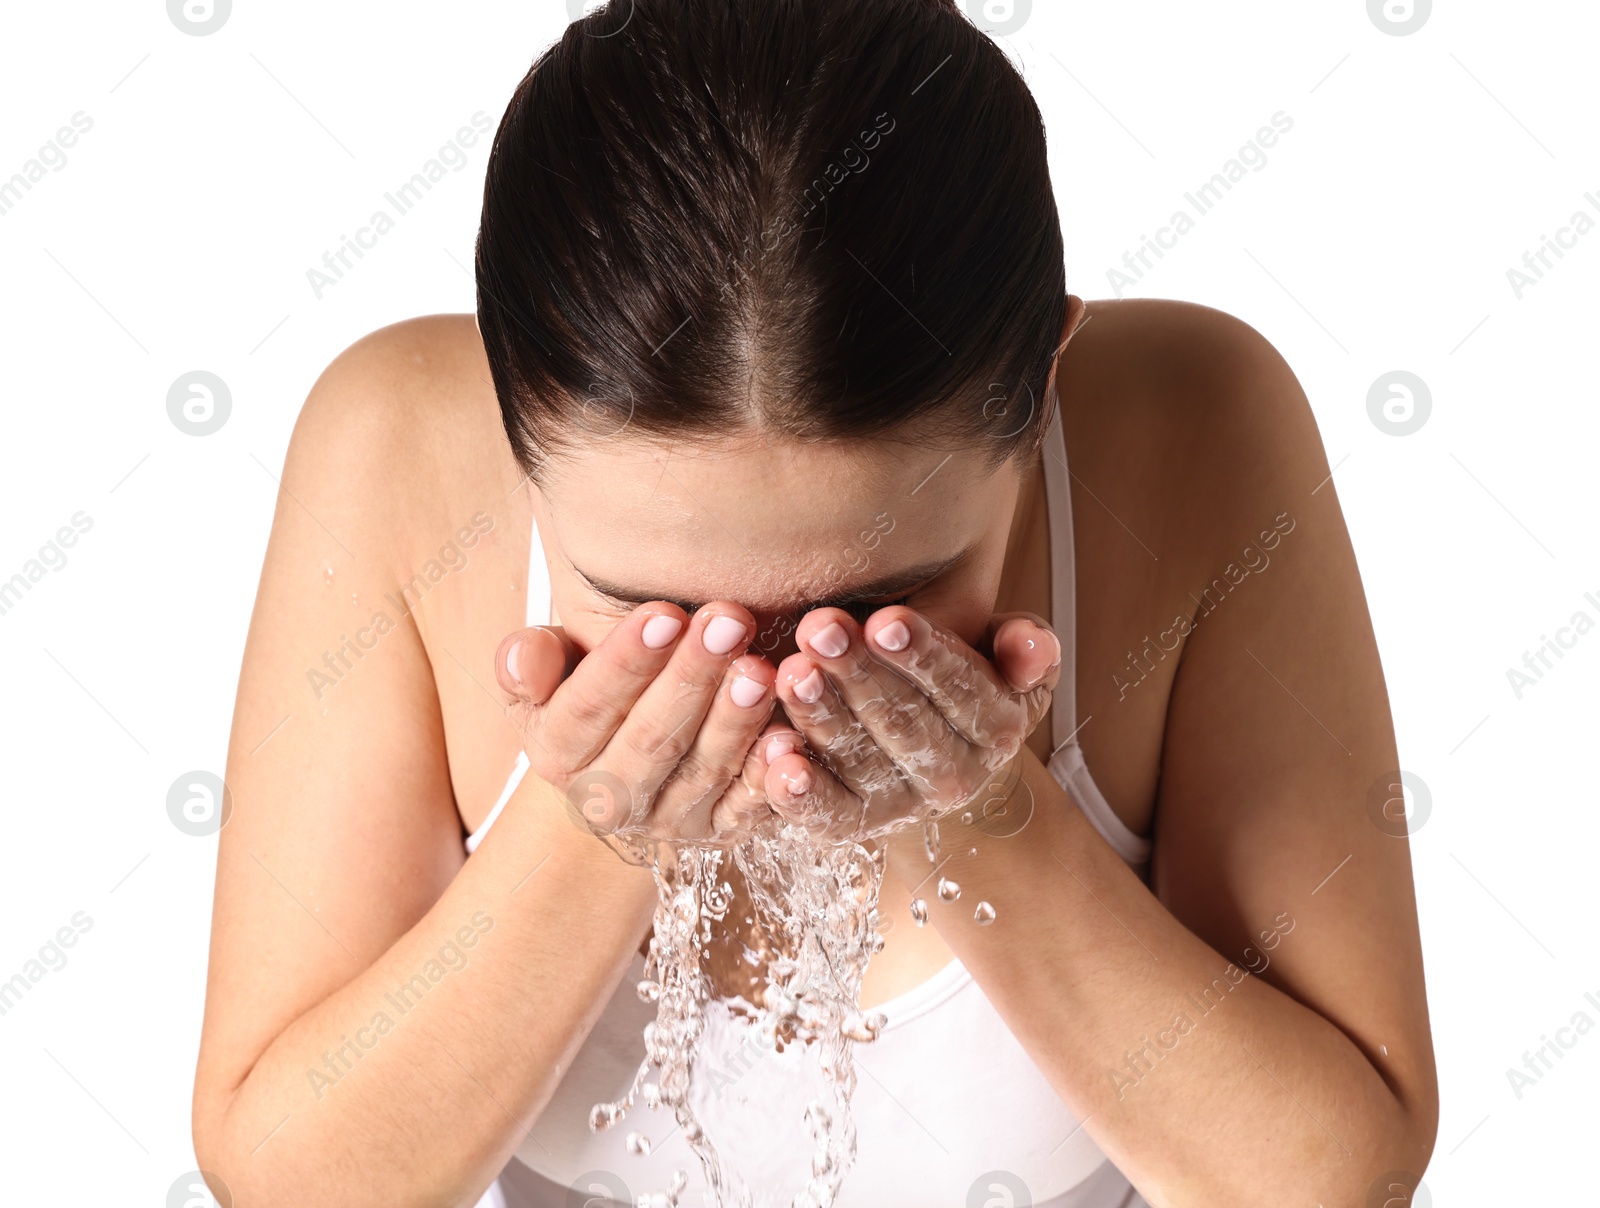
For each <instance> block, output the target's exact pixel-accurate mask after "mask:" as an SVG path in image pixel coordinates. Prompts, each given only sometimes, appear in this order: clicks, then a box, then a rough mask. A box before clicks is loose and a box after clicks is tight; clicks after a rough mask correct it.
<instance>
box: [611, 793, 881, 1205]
mask: <svg viewBox="0 0 1600 1208" xmlns="http://www.w3.org/2000/svg"><path fill="white" fill-rule="evenodd" d="M730 859H731V861H732V863H733V865H735V866H736V867H737V870H738V871H739V873H740V874H742V876H743V879H744V882H745V884H746V886H747V887H748V889H749V893H750V902H751V905H752V906H753V909H754V912H755V914H756V915H757V916H758V921H759V922H760V924H761V925H762V928H763V929H764V930H765V931H766V932H767V934H769V935H770V936H771V938H772V941H773V943H772V947H773V951H772V952H769V953H767V954H766V955H767V957H768V959H767V961H766V967H765V970H764V972H763V974H762V983H763V984H762V987H761V989H759V990H758V991H756V993H755V997H756V998H759V999H763V1000H764V1001H761V1002H754V1003H752V1002H746V1001H745V1000H743V999H739V1000H736V1001H737V1003H738V1007H739V1010H740V1013H742V1014H744V1015H745V1016H746V1018H747V1020H748V1027H749V1028H750V1029H751V1033H752V1034H753V1035H756V1036H759V1037H760V1038H761V1040H762V1043H763V1044H765V1045H768V1046H771V1047H773V1048H775V1049H777V1050H778V1051H782V1050H783V1049H784V1048H785V1047H786V1046H788V1045H797V1046H801V1047H802V1048H804V1047H809V1048H810V1050H811V1055H812V1056H813V1057H814V1060H815V1063H816V1069H817V1070H818V1071H819V1072H820V1080H819V1081H818V1082H817V1089H818V1093H817V1094H815V1095H813V1096H811V1097H810V1098H809V1101H808V1102H805V1103H795V1104H776V1103H775V1104H771V1105H768V1106H770V1108H771V1109H773V1110H775V1111H776V1112H778V1113H780V1114H778V1116H777V1123H778V1125H779V1127H781V1126H782V1123H783V1116H782V1114H781V1113H782V1112H783V1111H784V1110H786V1109H792V1110H793V1111H794V1115H793V1117H792V1124H793V1125H794V1127H795V1128H796V1129H797V1130H798V1131H799V1133H800V1137H801V1138H802V1142H801V1143H802V1144H804V1145H805V1147H806V1148H807V1149H809V1176H808V1177H806V1179H805V1182H804V1186H802V1187H799V1188H797V1189H795V1191H794V1194H793V1197H792V1199H789V1200H788V1201H786V1202H787V1203H788V1204H789V1205H790V1206H791V1208H827V1206H828V1205H831V1204H832V1203H833V1202H834V1200H835V1198H836V1197H837V1195H838V1191H839V1187H840V1184H841V1183H842V1181H843V1179H844V1176H845V1174H846V1173H847V1172H848V1171H849V1169H850V1167H851V1166H852V1165H853V1163H854V1161H855V1156H856V1134H855V1123H854V1119H853V1117H852V1115H851V1109H850V1100H851V1096H852V1094H853V1093H854V1090H855V1082H856V1074H855V1063H854V1060H853V1057H852V1053H851V1047H852V1046H853V1045H855V1044H867V1043H871V1042H872V1041H873V1040H875V1039H876V1038H877V1036H878V1032H879V1029H880V1028H881V1027H882V1026H883V1023H884V1017H883V1015H882V1014H881V1013H878V1012H867V1013H864V1012H862V1011H861V1009H860V1007H859V1006H858V1004H859V1002H860V998H861V982H862V978H863V976H864V975H865V973H866V969H867V963H868V961H869V960H870V959H871V958H872V956H873V955H875V954H876V953H877V952H878V951H879V950H881V949H882V947H883V939H882V937H881V936H880V935H879V934H878V907H877V902H878V890H879V888H880V886H881V884H882V879H883V871H884V855H883V852H882V850H881V849H880V850H879V851H877V852H870V851H868V850H867V848H865V847H863V846H861V845H860V844H859V843H853V842H851V843H842V844H830V843H827V842H824V841H822V840H819V839H817V838H815V837H814V836H812V835H811V833H810V832H808V831H807V830H806V829H805V828H803V827H799V826H794V825H791V824H788V823H783V822H781V821H779V820H776V819H773V820H770V821H769V822H767V823H765V824H763V825H762V826H761V827H758V828H757V830H756V831H755V832H754V833H753V834H752V835H750V836H749V837H748V838H747V839H745V840H744V841H743V842H742V843H741V844H740V845H739V846H737V847H735V848H734V849H732V851H731V852H729V851H724V850H720V849H715V848H704V847H695V846H689V845H682V846H676V847H673V848H671V849H663V850H660V851H658V853H657V858H656V859H655V860H654V861H653V863H652V870H653V872H654V875H655V880H656V887H657V891H658V902H657V905H656V912H655V933H654V935H653V936H652V937H651V939H650V946H649V952H648V956H647V957H646V959H645V967H644V976H643V978H642V979H641V980H640V982H639V997H640V998H641V999H642V1000H643V1001H645V1002H654V1003H655V1004H656V1019H655V1022H653V1023H651V1024H648V1025H646V1027H645V1030H644V1043H645V1058H644V1061H643V1062H642V1063H641V1064H640V1066H639V1070H638V1073H637V1074H636V1075H635V1076H634V1080H633V1084H632V1086H631V1087H630V1088H629V1090H628V1093H627V1094H626V1095H625V1096H623V1098H622V1099H620V1100H618V1101H616V1102H614V1103H600V1104H596V1105H595V1107H594V1108H593V1110H592V1111H591V1112H590V1116H589V1126H590V1128H591V1129H594V1130H596V1131H599V1130H602V1129H608V1128H611V1127H613V1126H614V1125H616V1124H618V1123H619V1122H621V1121H622V1120H623V1119H624V1118H625V1117H626V1116H627V1114H628V1111H629V1109H631V1108H632V1107H633V1105H634V1103H635V1101H636V1099H643V1100H644V1101H645V1103H646V1105H647V1106H652V1107H653V1106H655V1105H657V1104H660V1105H664V1106H666V1107H667V1108H669V1109H670V1110H671V1112H672V1114H673V1116H674V1118H675V1119H676V1120H677V1122H678V1125H679V1128H680V1129H681V1130H682V1132H683V1136H684V1139H685V1140H686V1141H687V1142H688V1144H689V1146H690V1148H691V1149H693V1151H694V1152H695V1154H696V1156H697V1157H698V1158H699V1159H700V1162H701V1165H702V1167H703V1168H704V1171H705V1174H706V1181H707V1183H708V1189H709V1202H710V1203H711V1204H713V1205H716V1206H718V1208H734V1206H737V1208H749V1206H750V1205H752V1204H754V1203H756V1202H757V1201H756V1200H755V1199H754V1198H753V1193H754V1192H755V1191H756V1190H757V1189H756V1188H753V1187H751V1186H750V1185H748V1184H747V1183H746V1181H745V1178H744V1176H743V1174H742V1173H741V1171H740V1169H739V1168H738V1164H737V1162H735V1161H733V1160H730V1159H728V1158H725V1157H724V1155H723V1154H722V1153H721V1152H719V1149H718V1146H717V1142H716V1139H715V1138H713V1137H712V1135H711V1134H710V1133H709V1132H708V1131H707V1129H706V1127H705V1124H704V1123H703V1122H702V1120H701V1118H700V1117H701V1112H700V1110H699V1109H701V1108H702V1107H703V1106H704V1104H703V1102H702V1101H701V1099H702V1098H703V1097H697V1096H696V1095H695V1094H694V1093H693V1091H694V1078H693V1073H694V1066H695V1050H696V1046H697V1043H698V1042H699V1041H700V1040H701V1037H702V1034H703V1032H704V1031H705V1028H706V1022H707V1017H706V1010H705V1008H706V1005H707V1003H708V1000H710V999H712V998H714V997H715V996H714V994H713V991H712V986H711V982H710V978H709V976H708V973H707V969H706V964H707V957H708V955H709V952H710V950H711V947H712V944H713V939H714V929H717V928H719V927H720V925H721V924H722V923H723V922H724V920H725V918H726V916H727V914H728V910H729V906H730V904H731V903H732V900H733V889H732V886H731V885H730V884H729V881H728V879H727V874H728V862H729V861H730ZM652 1072H654V1075H655V1079H654V1081H651V1080H650V1079H651V1075H652ZM627 1148H628V1149H629V1151H630V1152H633V1153H640V1154H646V1153H648V1152H649V1149H650V1142H649V1140H648V1139H646V1138H644V1137H643V1136H642V1135H641V1134H639V1133H630V1134H629V1136H628V1138H627ZM678 1174H680V1175H681V1174H682V1172H681V1171H680V1172H678ZM686 1183H687V1180H686V1179H685V1178H678V1177H675V1178H674V1179H673V1186H672V1187H670V1188H668V1190H667V1191H666V1193H665V1194H664V1195H662V1194H660V1193H657V1195H656V1196H654V1197H651V1198H650V1201H649V1202H661V1203H663V1204H664V1205H666V1206H668V1208H676V1206H677V1205H678V1201H679V1197H680V1196H681V1194H682V1191H683V1188H684V1186H685V1185H686ZM760 1190H762V1191H768V1192H769V1194H768V1195H767V1196H764V1197H763V1199H762V1201H761V1202H770V1203H777V1202H779V1201H776V1200H772V1199H770V1189H768V1188H766V1187H762V1188H761V1189H760Z"/></svg>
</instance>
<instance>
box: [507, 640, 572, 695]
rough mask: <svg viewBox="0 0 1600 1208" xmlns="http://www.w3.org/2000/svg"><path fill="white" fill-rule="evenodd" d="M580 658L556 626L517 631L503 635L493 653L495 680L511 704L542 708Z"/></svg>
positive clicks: (570, 641)
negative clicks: (540, 706) (539, 706)
mask: <svg viewBox="0 0 1600 1208" xmlns="http://www.w3.org/2000/svg"><path fill="white" fill-rule="evenodd" d="M582 657H583V652H582V651H581V650H579V649H578V648H577V647H576V646H575V645H573V643H572V640H571V639H570V638H568V637H567V632H566V630H565V629H563V628H562V627H561V626H559V625H536V626H534V627H533V628H532V629H518V630H516V631H515V632H513V633H509V634H507V635H506V636H505V637H504V638H503V639H502V640H501V642H500V647H499V649H498V650H497V651H496V652H495V659H494V670H495V679H496V680H498V681H499V684H500V689H501V691H503V692H504V693H505V694H506V695H507V696H509V697H510V698H511V703H512V704H531V705H542V704H544V703H545V702H546V701H547V700H549V699H550V697H551V696H552V695H554V694H555V690H556V689H557V688H558V687H559V686H560V685H561V681H562V680H564V679H566V678H567V676H569V675H571V674H572V669H573V668H574V667H576V666H577V665H578V660H579V659H581V658H582Z"/></svg>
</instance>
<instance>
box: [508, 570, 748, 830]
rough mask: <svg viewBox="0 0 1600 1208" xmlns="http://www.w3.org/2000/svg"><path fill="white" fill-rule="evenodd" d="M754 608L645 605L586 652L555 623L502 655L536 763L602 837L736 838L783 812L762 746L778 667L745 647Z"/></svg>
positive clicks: (516, 636) (515, 641) (523, 636)
mask: <svg viewBox="0 0 1600 1208" xmlns="http://www.w3.org/2000/svg"><path fill="white" fill-rule="evenodd" d="M755 633H756V623H755V618H754V617H753V616H751V614H750V613H749V612H748V611H747V610H746V609H744V608H742V607H741V606H740V605H738V604H734V603H730V602H728V601H721V600H719V601H715V602H713V603H711V604H707V605H706V606H705V607H703V608H700V609H699V610H697V611H696V613H695V615H694V616H693V617H692V618H690V617H689V616H688V614H687V613H685V612H684V611H683V610H682V609H681V608H679V607H677V606H676V605H674V604H668V603H665V602H660V601H657V602H654V603H650V604H644V605H641V606H640V607H638V608H636V609H634V610H633V611H632V612H631V613H629V614H628V615H627V616H626V617H625V618H623V619H622V620H621V621H620V622H618V624H617V625H616V627H615V628H613V629H612V630H611V632H610V633H609V634H607V635H606V637H605V639H604V640H603V641H601V643H600V644H599V645H597V646H596V647H595V648H594V649H593V650H591V651H589V652H588V653H587V654H583V653H582V652H581V651H580V650H578V649H577V648H576V647H575V646H574V645H573V643H572V641H571V639H570V638H569V637H568V636H567V635H566V633H565V632H564V631H563V630H562V629H561V628H560V627H557V626H539V627H535V628H532V629H523V630H519V631H517V632H515V633H512V634H510V635H508V636H507V637H506V638H505V640H504V641H502V642H501V644H500V649H499V651H498V653H497V656H496V659H495V663H496V669H497V675H498V678H499V681H500V686H501V688H502V689H504V690H505V691H506V692H507V693H508V694H509V695H510V696H511V697H512V715H513V717H514V718H516V719H517V721H518V722H519V724H520V725H521V728H522V733H523V747H524V749H525V750H526V752H527V755H528V762H529V764H530V765H531V767H532V769H533V771H534V772H536V773H537V774H538V775H539V776H540V777H542V778H543V779H544V780H546V781H548V782H549V783H550V784H551V785H553V786H554V787H555V788H556V789H558V790H559V791H561V792H563V793H565V794H566V795H567V798H568V801H569V802H570V803H571V805H572V807H573V812H574V817H575V818H576V819H577V820H578V821H580V822H581V824H583V825H586V826H587V827H588V829H590V830H591V831H593V832H594V833H596V834H601V835H606V834H616V835H620V836H623V837H625V838H628V839H633V840H641V841H647V842H648V841H668V842H692V843H699V844H711V845H716V846H721V845H728V844H732V843H734V842H737V840H738V839H739V838H740V837H742V836H743V835H744V834H746V833H748V831H749V830H750V829H751V828H752V827H754V826H755V825H756V824H757V823H759V822H761V821H762V820H764V819H766V818H770V817H772V811H771V809H770V807H769V805H768V803H767V797H766V790H765V779H766V773H767V768H766V765H765V763H764V762H763V760H762V758H761V752H760V749H759V746H758V744H757V739H759V738H760V736H761V733H762V730H763V727H765V726H766V723H767V721H768V719H769V718H770V717H771V715H772V710H773V705H774V703H775V696H774V693H773V682H774V678H775V676H776V674H777V673H776V670H775V669H774V668H773V666H772V664H771V663H770V662H768V661H767V660H766V659H764V658H762V657H760V656H759V655H754V654H748V653H746V649H747V647H748V646H749V644H750V641H751V639H752V638H753V637H754V636H755Z"/></svg>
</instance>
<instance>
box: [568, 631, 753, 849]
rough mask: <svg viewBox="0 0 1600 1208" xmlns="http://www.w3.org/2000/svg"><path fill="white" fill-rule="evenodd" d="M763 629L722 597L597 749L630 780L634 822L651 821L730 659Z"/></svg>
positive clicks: (605, 763)
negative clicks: (658, 795) (647, 817)
mask: <svg viewBox="0 0 1600 1208" xmlns="http://www.w3.org/2000/svg"><path fill="white" fill-rule="evenodd" d="M755 632H756V626H755V618H754V617H753V616H751V614H750V612H749V611H748V610H747V609H745V608H744V607H742V606H741V605H738V604H735V603H732V602H730V601H727V600H718V601H714V602H713V603H710V604H707V605H705V606H704V607H703V608H701V609H700V610H699V611H697V612H696V613H695V615H694V617H693V619H692V620H690V622H689V625H688V627H687V629H686V630H685V631H684V633H683V635H682V637H681V638H679V640H678V644H677V646H676V647H675V648H674V650H673V652H672V658H671V659H670V660H668V662H667V664H666V666H664V667H663V668H662V669H661V671H660V672H659V673H658V674H657V675H656V676H655V678H654V679H653V680H651V682H650V683H649V684H648V685H647V686H646V687H645V689H644V690H643V691H642V692H640V693H639V694H638V698H637V700H636V701H634V702H633V706H632V708H631V709H630V710H629V711H628V713H627V715H626V716H625V717H624V718H623V719H622V721H621V722H620V724H619V725H618V726H617V727H616V730H615V732H614V733H613V734H612V736H611V737H610V739H609V740H608V741H607V742H606V744H605V746H604V748H603V749H602V750H601V751H600V752H598V753H597V754H596V755H595V757H594V762H595V763H596V764H597V765H598V766H601V767H604V768H605V769H606V770H607V771H609V772H611V773H613V774H615V775H616V776H619V777H621V779H622V781H623V783H625V784H627V785H629V786H630V792H632V793H633V794H634V813H633V821H634V822H636V823H637V822H641V821H643V819H644V817H645V815H646V813H647V812H648V811H649V809H650V807H651V804H652V802H653V800H654V798H655V795H656V792H657V790H658V789H660V787H661V786H662V785H663V784H664V783H665V782H666V780H667V777H668V776H670V775H671V774H672V772H673V770H674V769H675V768H676V767H677V766H678V761H679V760H681V759H682V758H683V757H684V756H685V755H687V754H688V752H689V750H690V748H691V747H692V746H693V745H694V741H695V736H696V734H697V732H698V731H699V729H700V725H701V723H702V722H703V721H704V720H705V717H706V714H707V713H708V711H709V710H710V708H711V703H712V700H713V699H714V698H715V697H717V696H718V689H719V688H721V687H722V685H723V678H724V675H725V673H726V672H727V669H728V667H729V665H730V664H731V663H732V662H733V661H734V660H735V659H737V658H738V657H739V656H740V655H742V654H743V653H744V652H745V649H746V647H748V646H749V644H750V641H751V639H752V638H754V636H755ZM758 657H759V656H758ZM582 670H583V669H582V668H581V667H580V668H579V673H581V672H582ZM574 678H576V674H575V675H574ZM769 682H770V681H769ZM729 687H730V689H731V684H730V685H729ZM762 720H763V721H765V717H764V716H763V718H762ZM756 732H757V731H756V730H752V731H751V732H750V735H749V737H748V738H747V740H746V741H747V742H748V741H751V740H753V739H754V737H755V734H756ZM741 754H742V752H741ZM735 766H736V767H737V765H735Z"/></svg>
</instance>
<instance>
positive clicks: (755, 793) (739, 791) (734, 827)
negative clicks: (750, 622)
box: [710, 638, 806, 845]
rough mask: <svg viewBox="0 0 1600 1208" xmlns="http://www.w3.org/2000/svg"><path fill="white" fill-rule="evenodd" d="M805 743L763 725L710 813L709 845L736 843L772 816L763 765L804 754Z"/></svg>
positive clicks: (790, 731)
mask: <svg viewBox="0 0 1600 1208" xmlns="http://www.w3.org/2000/svg"><path fill="white" fill-rule="evenodd" d="M757 640H758V641H759V640H760V639H759V638H757ZM805 742H806V740H805V736H804V735H803V734H801V733H799V732H798V731H797V730H795V729H794V728H793V727H791V726H789V725H788V724H787V723H786V722H778V721H769V722H768V723H767V725H766V727H765V728H764V729H763V730H762V731H761V734H760V736H759V737H758V738H757V739H756V740H755V742H753V743H751V744H750V749H749V750H748V751H747V752H745V758H744V767H743V768H742V769H741V771H740V773H739V778H738V779H737V780H735V781H734V782H733V783H732V784H731V785H729V786H728V790H727V792H725V793H723V795H722V799H721V800H720V801H718V802H717V803H716V805H715V806H713V807H712V809H711V840H710V841H711V842H712V843H716V844H719V845H731V844H733V843H737V842H738V841H739V839H740V838H742V837H743V836H745V835H747V834H749V833H750V831H751V830H752V829H754V828H755V827H756V826H757V825H758V824H759V823H761V822H762V821H764V820H766V819H768V818H771V817H773V816H774V815H773V812H772V805H771V804H770V803H769V802H768V800H767V765H768V764H769V763H770V762H772V760H773V759H776V758H777V757H778V756H779V755H787V754H788V753H790V752H791V751H797V750H804V749H805ZM769 751H770V752H771V753H772V754H771V757H770V758H769V756H768V752H769Z"/></svg>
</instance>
